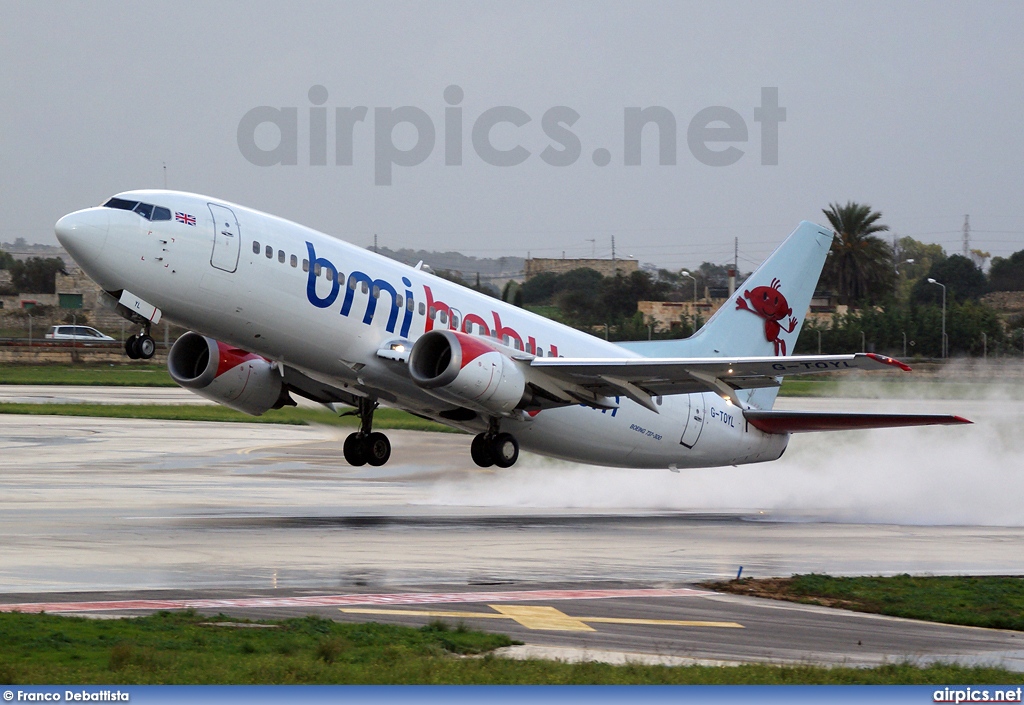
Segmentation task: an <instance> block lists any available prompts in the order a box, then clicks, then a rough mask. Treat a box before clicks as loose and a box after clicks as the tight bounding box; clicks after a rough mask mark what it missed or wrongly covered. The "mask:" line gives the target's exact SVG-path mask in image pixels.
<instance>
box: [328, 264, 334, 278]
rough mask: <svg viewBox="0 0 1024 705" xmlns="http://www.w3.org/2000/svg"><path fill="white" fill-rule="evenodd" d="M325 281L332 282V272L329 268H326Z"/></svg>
mask: <svg viewBox="0 0 1024 705" xmlns="http://www.w3.org/2000/svg"><path fill="white" fill-rule="evenodd" d="M327 281H329V282H332V281H334V270H333V269H331V268H330V267H328V268H327Z"/></svg>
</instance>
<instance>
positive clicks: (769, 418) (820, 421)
mask: <svg viewBox="0 0 1024 705" xmlns="http://www.w3.org/2000/svg"><path fill="white" fill-rule="evenodd" d="M743 416H744V418H746V420H747V421H749V422H750V425H751V426H753V427H754V428H756V429H759V430H761V431H764V432H765V433H803V432H806V431H851V430H854V429H859V428H895V427H897V426H951V425H955V424H963V423H972V422H971V421H968V420H967V419H965V418H963V417H962V416H953V415H952V414H847V413H841V412H840V413H829V412H820V411H760V410H756V409H749V410H746V411H744V412H743Z"/></svg>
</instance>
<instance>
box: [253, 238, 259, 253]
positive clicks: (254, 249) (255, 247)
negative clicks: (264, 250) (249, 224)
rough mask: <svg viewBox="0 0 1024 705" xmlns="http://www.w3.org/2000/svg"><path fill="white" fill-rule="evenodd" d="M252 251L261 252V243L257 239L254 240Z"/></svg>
mask: <svg viewBox="0 0 1024 705" xmlns="http://www.w3.org/2000/svg"><path fill="white" fill-rule="evenodd" d="M252 253H253V254H254V255H258V254H259V253H260V243H258V242H256V241H255V240H253V241H252Z"/></svg>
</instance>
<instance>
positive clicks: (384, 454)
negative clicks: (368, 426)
mask: <svg viewBox="0 0 1024 705" xmlns="http://www.w3.org/2000/svg"><path fill="white" fill-rule="evenodd" d="M363 445H364V446H365V448H366V462H368V463H369V464H370V465H372V466H373V467H375V468H376V467H380V466H381V465H383V464H384V463H386V462H388V458H390V457H391V441H389V440H388V437H387V436H385V435H384V434H383V433H371V434H370V435H369V436H367V437H366V438H365V439H363Z"/></svg>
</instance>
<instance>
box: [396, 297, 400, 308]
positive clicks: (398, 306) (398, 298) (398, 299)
mask: <svg viewBox="0 0 1024 705" xmlns="http://www.w3.org/2000/svg"><path fill="white" fill-rule="evenodd" d="M395 308H402V297H401V296H397V297H395Z"/></svg>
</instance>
